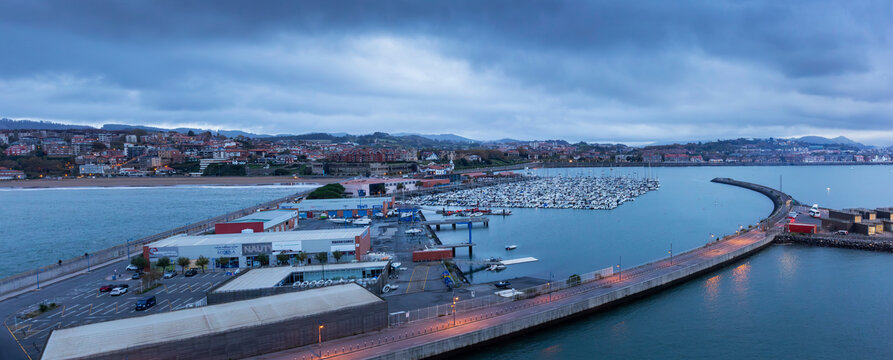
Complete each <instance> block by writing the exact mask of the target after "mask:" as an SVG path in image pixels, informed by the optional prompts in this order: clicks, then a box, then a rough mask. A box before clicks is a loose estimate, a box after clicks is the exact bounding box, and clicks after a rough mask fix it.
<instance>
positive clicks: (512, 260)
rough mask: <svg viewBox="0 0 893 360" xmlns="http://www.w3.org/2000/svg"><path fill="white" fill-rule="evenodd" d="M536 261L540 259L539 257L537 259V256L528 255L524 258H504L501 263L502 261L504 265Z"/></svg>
mask: <svg viewBox="0 0 893 360" xmlns="http://www.w3.org/2000/svg"><path fill="white" fill-rule="evenodd" d="M534 261H539V259H537V258H535V257H530V256H528V257H522V258H518V259H509V260H502V261H501V263H502V265H515V264H523V263H529V262H534Z"/></svg>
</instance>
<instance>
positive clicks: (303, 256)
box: [295, 251, 307, 265]
mask: <svg viewBox="0 0 893 360" xmlns="http://www.w3.org/2000/svg"><path fill="white" fill-rule="evenodd" d="M295 259H298V262H299V263H300V264H301V265H304V260H307V253H305V252H303V251H301V252H299V253H297V254H296V255H295Z"/></svg>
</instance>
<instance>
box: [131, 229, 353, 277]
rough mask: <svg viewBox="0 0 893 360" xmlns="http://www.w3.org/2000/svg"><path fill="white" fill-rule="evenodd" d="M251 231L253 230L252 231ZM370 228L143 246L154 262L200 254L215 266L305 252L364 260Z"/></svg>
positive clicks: (201, 238) (192, 239)
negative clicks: (166, 258)
mask: <svg viewBox="0 0 893 360" xmlns="http://www.w3.org/2000/svg"><path fill="white" fill-rule="evenodd" d="M249 231H250V230H249ZM370 247H371V245H370V231H369V227H368V226H366V227H362V228H343V229H330V230H303V231H285V232H266V233H238V234H214V235H199V236H187V235H182V234H181V235H177V236H172V237H169V238H167V239H164V240H159V241H156V242H153V243H150V244H147V245H144V246H143V256H144V257H146V258H147V259H149V261H151V262H154V261H155V260H157V259H159V258H162V257H168V258H171V259H176V258H178V257H186V258H189V259H190V260H195V259H197V258H199V257H200V256H204V257H206V258H208V259H211V266H212V268H245V267H253V266H259V265H260V264H259V262H258V260H257V256H258V255H261V254H265V255H267V256H268V257H269V258H270V259H272V258H273V257H274V256H275V255H278V254H288V255H294V254H297V253H301V252H303V253H306V254H307V255H308V257H307V261H308V262H311V263H312V262H313V261H314V260H313V258H314V256H315V254H318V253H325V254H327V255H328V256H329V259H331V258H332V257H333V256H332V253H333V252H334V251H340V252H341V253H342V254H344V255H345V256H349V257H353V258H355V259H356V260H362V256H363V255H365V254H366V253H368V252H369V250H370Z"/></svg>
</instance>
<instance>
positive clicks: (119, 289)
mask: <svg viewBox="0 0 893 360" xmlns="http://www.w3.org/2000/svg"><path fill="white" fill-rule="evenodd" d="M126 293H127V288H126V287H116V288H114V289H112V292H111V295H112V296H118V295H124V294H126Z"/></svg>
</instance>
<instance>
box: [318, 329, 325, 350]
mask: <svg viewBox="0 0 893 360" xmlns="http://www.w3.org/2000/svg"><path fill="white" fill-rule="evenodd" d="M324 327H325V326H323V325H322V323H320V324H319V327H318V328H317V336H318V337H319V339H318V342H317V344H318V345H319V355H320V356H322V328H324Z"/></svg>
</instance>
